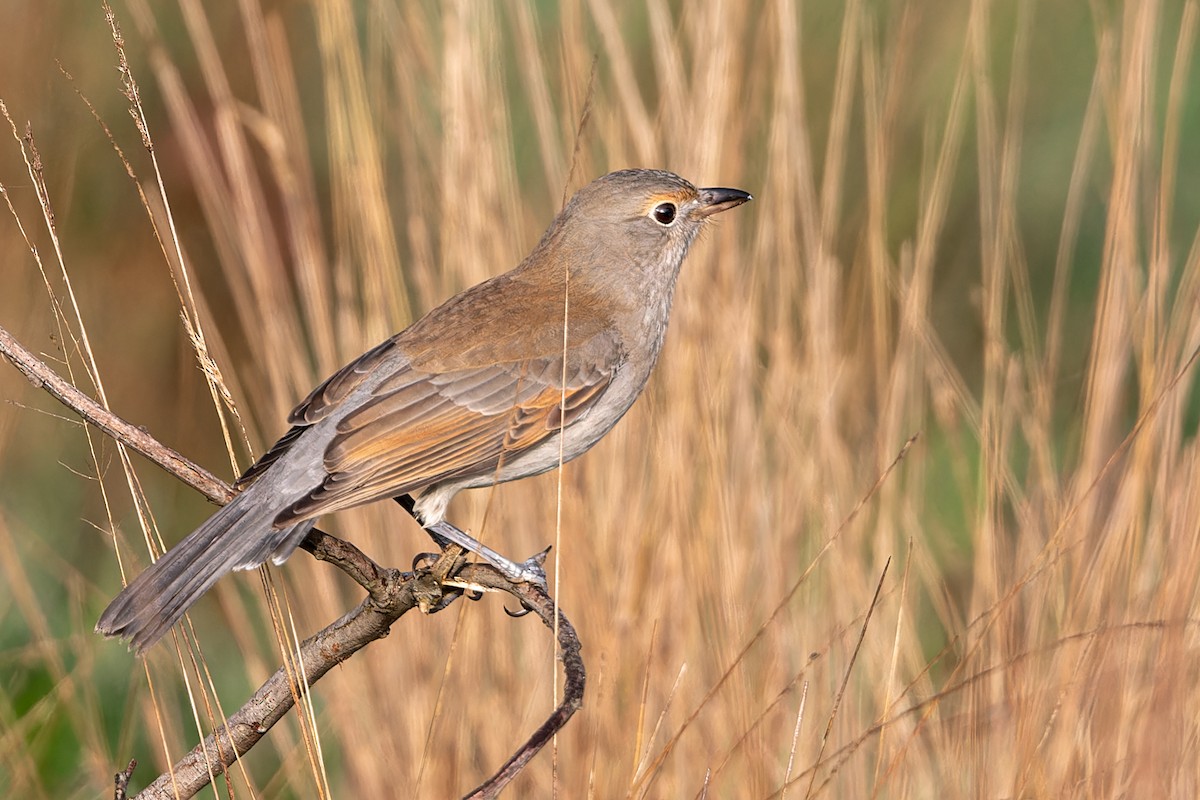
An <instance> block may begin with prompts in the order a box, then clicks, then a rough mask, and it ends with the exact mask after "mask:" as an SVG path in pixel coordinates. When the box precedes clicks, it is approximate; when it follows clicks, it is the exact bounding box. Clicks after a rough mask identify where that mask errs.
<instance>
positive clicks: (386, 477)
mask: <svg viewBox="0 0 1200 800" xmlns="http://www.w3.org/2000/svg"><path fill="white" fill-rule="evenodd" d="M581 352H582V353H584V354H586V356H585V357H582V358H580V357H576V358H573V359H571V360H569V361H568V366H567V370H566V376H565V377H566V381H565V386H564V381H563V377H564V374H563V366H562V358H561V357H560V356H557V355H556V356H546V357H538V358H532V359H526V360H524V361H520V362H514V363H504V364H491V365H487V366H481V367H476V368H472V369H462V370H454V371H450V372H442V373H432V374H430V373H424V372H421V371H418V370H416V369H413V368H412V367H411V366H410V365H409V364H408V363H407V362H405V361H402V360H401V361H400V362H399V363H398V365H397V367H396V368H395V373H394V374H393V375H391V376H389V377H388V378H387V379H385V380H384V381H382V382H381V383H379V385H378V386H376V388H375V389H374V390H373V391H372V394H371V396H370V398H369V399H367V400H366V401H365V402H361V403H359V404H358V407H357V408H355V409H354V410H352V411H350V412H349V413H347V414H345V416H343V417H342V418H341V419H339V420H338V423H337V430H336V433H335V435H334V438H333V440H332V442H331V443H330V444H329V446H328V447H327V448H326V450H325V454H324V466H325V470H326V472H327V473H328V476H327V477H326V479H325V480H324V482H323V483H322V484H321V486H319V487H317V488H316V489H314V490H313V491H311V492H309V493H308V494H307V495H306V496H305V497H303V498H301V499H300V500H298V501H296V502H295V503H293V504H292V505H291V506H290V507H289V508H288V509H287V510H285V511H284V512H283V513H281V514H280V515H279V517H277V518H276V520H275V524H276V525H277V526H281V525H287V524H291V523H294V522H296V521H299V520H302V519H306V518H309V517H313V516H317V515H319V514H323V513H326V512H330V511H335V510H338V509H342V508H348V507H350V506H355V505H359V504H362V503H367V502H371V501H373V500H378V499H381V498H385V497H392V496H396V495H399V494H403V493H406V492H412V491H417V490H419V489H421V488H424V487H426V486H429V485H431V484H433V483H437V482H439V481H443V480H447V479H451V478H461V477H468V476H478V475H487V474H489V473H496V472H497V471H498V470H499V469H500V468H501V467H502V466H503V465H504V464H506V463H511V460H512V459H515V458H517V457H519V456H520V455H521V454H522V453H524V452H526V451H528V450H529V449H531V448H533V447H535V446H537V445H538V444H540V443H542V442H543V441H545V440H546V439H547V438H549V437H550V436H553V435H554V434H555V432H556V431H558V430H559V429H560V427H562V428H565V427H569V426H570V425H571V424H572V423H574V422H575V421H576V420H578V419H579V418H580V417H581V416H582V415H583V414H584V413H585V412H586V411H587V410H588V409H590V408H591V407H592V406H593V405H594V404H595V403H596V401H597V400H598V399H599V398H600V397H601V395H603V393H604V390H605V389H606V388H607V387H608V385H609V383H610V381H611V380H612V377H613V373H614V371H615V369H616V365H617V361H618V358H619V353H618V351H617V348H615V347H613V346H612V345H611V343H608V342H605V343H601V342H597V343H596V346H593V347H585V348H582V349H581ZM370 356H371V353H367V354H365V355H364V356H363V358H364V359H366V358H368V357H370ZM360 360H362V359H360ZM356 363H357V362H356ZM354 374H355V368H354V365H349V366H347V367H346V368H345V369H343V370H342V371H341V372H339V373H338V375H335V376H334V377H333V378H331V379H330V381H328V382H327V383H326V384H325V385H324V387H325V388H323V389H318V391H317V392H314V395H313V396H312V397H310V399H309V400H308V401H306V403H308V406H307V408H306V406H301V407H299V408H297V411H296V412H295V413H293V421H297V420H303V421H305V422H307V421H308V420H309V419H311V418H314V417H315V418H320V417H321V416H324V415H325V414H326V413H328V412H327V409H329V408H330V407H331V406H330V405H329V403H328V402H327V400H332V402H333V403H334V404H336V403H337V402H338V401H340V400H342V399H344V397H345V396H346V395H345V393H343V389H342V386H343V385H344V384H346V383H350V382H353V383H354V384H355V385H357V383H358V381H354V380H353V376H354ZM358 374H361V373H358ZM339 376H344V377H339ZM314 398H316V399H317V400H318V401H319V402H318V403H314V402H313V399H314ZM313 409H317V411H315V412H314V411H313Z"/></svg>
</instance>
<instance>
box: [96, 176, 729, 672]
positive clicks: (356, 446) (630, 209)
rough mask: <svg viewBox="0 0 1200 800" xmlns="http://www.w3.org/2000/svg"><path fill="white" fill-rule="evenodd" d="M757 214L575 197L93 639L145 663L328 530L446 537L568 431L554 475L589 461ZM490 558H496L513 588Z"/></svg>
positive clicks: (600, 191)
mask: <svg viewBox="0 0 1200 800" xmlns="http://www.w3.org/2000/svg"><path fill="white" fill-rule="evenodd" d="M749 199H750V195H749V194H747V193H746V192H743V191H740V190H738V189H697V188H696V187H695V186H693V185H692V184H690V183H688V182H687V181H686V180H684V179H683V178H680V177H679V176H678V175H674V174H672V173H670V172H663V171H659V170H641V169H629V170H622V171H620V172H614V173H611V174H609V175H605V176H604V177H603V178H599V179H598V180H596V181H593V182H592V183H590V184H588V185H587V186H585V187H584V188H582V189H580V190H579V192H578V193H577V194H576V195H575V196H574V197H573V198H572V199H571V201H570V202H569V203H567V205H566V207H565V208H564V209H563V210H562V213H560V214H559V215H558V217H556V218H555V220H554V222H552V223H551V224H550V228H549V230H547V231H546V233H545V234H544V235H543V236H542V239H541V241H540V242H538V244H537V246H536V247H535V248H534V249H533V252H532V253H530V254H529V256H528V257H527V258H526V259H525V260H524V261H522V262H521V264H520V265H519V266H517V267H516V268H515V269H513V270H512V271H511V272H506V273H505V274H503V275H499V276H497V277H495V278H492V279H490V280H487V281H484V282H483V283H481V284H479V285H478V286H474V287H472V288H470V289H467V290H466V291H464V292H462V293H461V294H458V295H456V296H455V297H452V298H450V299H449V300H447V301H446V302H445V303H443V304H442V305H440V306H438V307H437V308H435V309H434V310H433V311H431V312H429V313H428V314H426V315H425V316H424V317H422V318H421V319H420V320H418V321H417V322H416V323H414V324H413V325H412V326H410V327H408V328H406V329H405V330H403V331H401V332H400V333H398V334H396V335H395V336H393V337H392V338H390V339H388V340H387V341H385V342H383V343H382V344H380V345H379V346H377V347H374V348H372V349H371V350H368V351H367V352H366V353H364V354H363V355H361V356H359V357H358V358H357V359H355V360H354V361H352V362H351V363H349V364H347V365H346V366H345V367H342V369H340V370H338V371H337V372H336V373H335V374H334V375H333V376H332V377H330V378H329V379H328V380H326V381H325V382H324V383H322V384H321V385H320V386H318V387H317V388H316V389H314V390H313V392H312V394H310V395H309V396H308V397H307V398H305V399H304V402H302V403H301V404H300V405H299V406H297V407H296V409H295V410H294V411H293V412H292V413H291V416H290V417H288V422H289V423H290V424H291V425H292V429H291V430H290V431H288V432H287V433H286V434H284V436H283V438H281V439H280V440H279V441H278V442H276V443H275V445H274V446H273V447H271V449H270V450H268V451H267V452H266V453H265V454H264V455H263V456H262V458H260V459H259V460H258V462H257V463H256V464H254V466H252V467H250V469H249V470H247V471H246V473H245V474H244V475H242V477H241V478H239V479H238V486H239V487H241V489H242V490H241V492H240V493H239V494H238V495H237V496H236V497H235V498H234V499H233V500H232V501H231V502H230V503H229V504H228V505H226V506H225V507H224V508H222V509H221V510H219V511H217V512H216V513H215V514H213V515H212V517H210V518H209V519H208V521H207V522H205V523H204V524H203V525H201V526H200V527H199V528H197V529H196V530H195V531H194V532H192V533H191V534H190V535H188V536H187V537H186V538H185V539H184V540H183V541H181V542H180V543H179V544H177V545H176V546H175V547H173V548H172V549H170V550H169V551H167V553H166V554H165V555H164V556H163V557H162V558H160V559H159V560H158V561H157V562H155V563H154V564H153V565H152V566H150V567H149V568H148V569H146V570H145V571H144V572H142V573H141V574H140V575H138V577H137V578H136V579H135V580H134V581H133V582H132V583H130V584H129V586H127V587H126V588H125V590H124V591H122V592H121V593H120V594H119V595H118V596H117V597H116V599H114V600H113V601H112V603H111V604H110V605H109V606H108V608H107V609H105V611H104V614H103V615H102V616H101V617H100V621H99V623H97V625H96V630H98V631H99V632H100V633H103V634H105V635H106V636H121V637H125V638H127V639H129V640H130V642H131V643H132V646H133V647H134V648H135V649H136V650H138V651H141V650H144V649H145V648H147V647H149V646H151V645H152V644H154V643H155V642H156V641H158V639H159V638H161V637H162V636H163V634H165V633H166V632H167V631H168V630H169V629H170V628H171V626H172V625H174V624H175V622H177V621H178V620H179V618H180V617H182V616H183V614H184V612H185V611H187V609H188V608H189V607H190V606H191V605H192V604H193V603H194V602H196V600H198V599H199V598H200V596H201V595H202V594H204V593H205V592H206V591H208V589H209V588H210V587H212V585H213V584H214V583H216V581H217V579H219V578H220V577H221V576H222V575H224V574H226V573H227V572H229V571H230V570H243V569H251V568H253V567H257V566H260V565H261V564H263V563H265V562H266V561H267V560H268V559H271V560H272V561H274V562H275V563H276V564H278V563H281V562H282V561H283V560H284V559H286V558H287V557H288V556H289V555H291V553H292V551H293V550H295V549H296V547H297V546H298V545H299V544H300V541H301V540H302V539H303V538H304V537H305V535H306V534H307V533H308V532H309V530H311V528H312V527H313V525H314V524H315V523H316V519H317V517H319V516H321V515H322V514H327V513H329V512H332V511H338V510H340V509H344V508H350V507H351V506H357V505H361V504H363V503H370V502H372V501H375V500H381V499H384V498H389V497H398V496H400V495H404V494H409V493H413V494H416V496H417V500H416V503H415V509H414V510H415V513H416V515H417V517H418V518H419V520H420V521H421V523H422V524H423V525H424V526H425V527H426V528H429V529H431V530H432V531H434V532H436V533H441V534H448V533H450V532H451V531H457V529H454V528H453V527H452V526H449V525H448V524H447V523H444V522H443V518H444V516H445V512H446V505H447V504H448V503H449V502H450V498H451V497H453V496H454V494H455V493H456V492H458V491H459V490H460V489H471V488H476V487H481V486H490V485H492V484H495V483H499V482H503V481H511V480H515V479H517V478H524V477H527V476H529V475H538V474H540V473H542V472H546V471H547V470H550V469H552V468H554V467H555V466H557V465H558V464H559V462H560V452H559V448H560V442H559V432H560V431H561V434H562V442H561V448H562V452H561V459H562V460H563V461H569V460H571V459H573V458H575V457H576V456H579V455H581V454H583V453H584V452H586V451H587V450H588V448H590V447H591V446H592V445H594V444H595V443H596V442H597V441H598V440H599V439H600V437H602V436H604V434H606V433H608V431H609V430H610V429H611V428H612V427H613V425H615V424H616V423H617V420H619V419H620V418H621V417H622V415H624V414H625V412H626V411H628V410H629V407H630V406H631V405H632V404H633V401H634V400H636V399H637V396H638V395H639V394H641V392H642V389H643V388H644V387H645V385H646V381H647V379H648V378H649V377H650V371H651V369H653V367H654V362H655V360H656V359H657V358H658V353H659V350H660V349H661V347H662V343H663V336H664V335H665V333H666V329H667V319H668V317H669V315H670V311H671V297H672V295H673V294H674V291H675V280H676V278H677V277H678V275H679V267H680V265H681V264H682V263H683V259H684V256H685V255H686V254H687V251H688V248H689V247H690V246H691V244H692V242H693V240H695V238H696V234H698V233H699V232H700V229H701V228H702V227H703V226H704V223H705V222H706V221H707V220H708V218H709V217H711V216H712V215H713V214H716V213H718V212H721V211H725V210H726V209H729V208H733V207H735V206H739V205H741V204H742V203H744V202H746V201H747V200H749ZM564 283H565V285H564ZM564 299H566V300H567V302H566V303H564ZM564 314H565V319H566V321H567V335H566V337H565V341H564V336H563V322H564ZM564 355H565V360H566V364H565V365H564V363H563V360H564ZM460 533H461V532H460ZM448 538H454V537H452V536H451V537H448ZM456 541H458V540H457V539H456ZM459 543H460V544H465V545H466V546H468V549H474V550H475V551H476V552H479V549H478V547H472V546H471V545H472V544H473V545H478V543H477V542H474V540H471V539H466V541H459ZM468 543H469V544H468ZM484 549H485V550H486V548H484ZM496 555H497V554H494V553H490V551H489V552H488V553H485V557H487V558H488V560H490V561H493V563H497V561H499V563H497V566H499V567H501V568H502V569H504V570H505V571H506V573H507V574H510V575H513V574H516V575H519V574H520V567H518V566H517V565H513V564H512V563H511V562H507V560H505V559H502V558H500V559H497V558H494V557H495V556H496ZM489 556H491V557H489Z"/></svg>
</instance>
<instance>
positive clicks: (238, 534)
mask: <svg viewBox="0 0 1200 800" xmlns="http://www.w3.org/2000/svg"><path fill="white" fill-rule="evenodd" d="M247 494H249V492H247V493H243V494H242V495H239V496H238V497H236V498H234V500H233V501H232V502H231V503H230V504H229V505H227V506H225V507H224V508H222V509H221V510H220V511H218V512H217V513H215V514H213V515H212V516H211V517H210V518H209V519H208V521H207V522H205V523H204V524H203V525H201V526H200V527H199V528H197V529H196V530H194V531H193V532H192V533H190V534H188V536H187V537H186V538H185V539H184V540H183V541H181V542H180V543H179V544H177V545H175V546H174V547H173V548H171V549H170V550H168V551H167V553H166V554H165V555H164V556H163V557H162V558H160V559H159V560H158V561H156V562H155V563H154V564H152V565H151V566H150V567H148V568H147V569H146V570H145V571H144V572H142V574H140V575H138V576H137V577H136V578H135V579H134V580H133V582H132V583H130V584H129V585H128V586H126V587H125V589H124V591H122V592H121V593H120V594H119V595H117V597H116V598H115V599H114V600H113V601H112V603H110V604H109V606H108V608H106V609H105V610H104V613H103V614H102V615H101V616H100V621H99V622H98V623H96V630H97V631H99V632H100V633H102V634H104V635H105V636H119V637H121V638H124V639H128V640H129V642H130V644H131V645H132V647H133V649H134V650H135V651H137V652H141V651H143V650H145V649H146V648H148V647H150V646H151V645H153V644H154V643H155V642H157V641H158V640H159V639H161V638H162V637H163V635H165V634H166V632H167V631H169V630H170V629H171V626H173V625H174V624H175V623H176V622H178V621H179V619H180V618H181V617H182V616H183V615H184V613H186V612H187V610H188V609H189V608H190V607H191V606H192V604H193V603H195V602H196V601H197V600H199V599H200V597H201V595H203V594H204V593H205V592H207V591H208V590H209V589H211V588H212V586H213V584H215V583H216V582H217V581H218V580H219V579H220V578H221V577H222V576H223V575H225V574H226V573H228V572H230V571H231V570H234V569H251V568H253V567H257V566H259V565H261V564H263V563H265V562H266V561H267V559H268V558H272V559H274V560H275V562H276V563H279V562H281V561H282V560H283V559H285V558H287V556H289V555H291V553H292V551H293V550H295V549H296V547H297V546H298V545H299V544H300V542H301V540H302V539H303V538H304V537H305V535H306V534H307V533H308V532H309V530H311V529H312V526H313V524H314V523H315V520H304V521H302V522H299V523H297V524H296V525H292V526H289V527H287V528H282V529H276V528H274V527H273V526H272V525H271V520H272V518H273V516H274V514H273V513H270V514H267V513H264V509H263V508H262V506H261V505H260V504H259V503H258V502H256V501H255V498H253V497H248V496H247Z"/></svg>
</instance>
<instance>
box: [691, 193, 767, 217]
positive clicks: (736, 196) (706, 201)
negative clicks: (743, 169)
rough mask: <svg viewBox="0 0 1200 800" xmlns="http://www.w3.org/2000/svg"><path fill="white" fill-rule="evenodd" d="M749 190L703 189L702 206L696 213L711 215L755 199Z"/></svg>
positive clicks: (701, 194)
mask: <svg viewBox="0 0 1200 800" xmlns="http://www.w3.org/2000/svg"><path fill="white" fill-rule="evenodd" d="M753 199H754V198H753V197H751V196H750V193H749V192H743V191H742V190H741V189H717V188H712V189H701V190H700V208H698V209H697V210H696V214H697V215H698V216H701V217H711V216H712V215H713V214H719V213H720V212H722V211H727V210H729V209H731V208H736V207H737V206H740V205H741V204H742V203H744V202H746V201H747V200H753Z"/></svg>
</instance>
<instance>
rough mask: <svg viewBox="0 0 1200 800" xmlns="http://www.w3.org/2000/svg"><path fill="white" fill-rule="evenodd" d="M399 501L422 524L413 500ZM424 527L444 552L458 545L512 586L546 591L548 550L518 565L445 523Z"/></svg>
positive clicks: (406, 497)
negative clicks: (529, 586)
mask: <svg viewBox="0 0 1200 800" xmlns="http://www.w3.org/2000/svg"><path fill="white" fill-rule="evenodd" d="M395 499H396V502H397V503H399V504H400V505H401V507H403V508H404V510H405V511H407V512H408V513H409V514H410V515H412V518H413V519H415V520H417V522H418V523H420V519H419V518H418V517H417V515H416V513H415V510H414V507H415V503H414V501H413V498H412V496H410V495H407V494H405V495H400V496H399V497H397V498H395ZM421 527H423V528H424V529H425V532H426V533H428V534H429V535H430V537H431V538H432V539H433V541H434V542H436V543H437V545H438V547H440V548H442V549H443V550H444V549H446V548H447V547H448V546H450V545H451V544H456V545H458V546H459V547H461V548H463V549H464V550H466V551H468V552H471V553H474V554H475V555H477V556H479V557H480V558H481V559H483V560H484V561H486V562H487V563H489V564H491V565H492V566H493V567H495V568H496V569H497V570H499V572H500V574H501V575H503V576H504V577H505V578H507V579H508V580H509V581H511V582H512V583H532V584H536V585H538V586H541V587H543V588H545V587H546V570H545V569H543V568H542V564H543V563H544V562H545V560H546V553H547V552H548V549H547V550H543V551H542V552H540V553H538V554H537V555H533V556H530V557H529V558H527V559H525V560H524V561H522V562H521V563H519V564H518V563H517V562H515V561H513V560H511V559H509V558H507V557H506V556H504V555H501V554H500V553H498V552H496V551H495V550H493V549H492V548H490V547H488V546H487V545H486V544H484V543H483V542H481V541H479V540H478V539H476V538H475V537H473V536H471V535H470V534H469V533H467V532H466V531H464V530H462V529H461V528H458V527H456V526H454V525H452V524H450V523H449V522H446V521H445V520H442V521H440V522H435V523H433V524H432V525H425V524H422V525H421Z"/></svg>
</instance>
